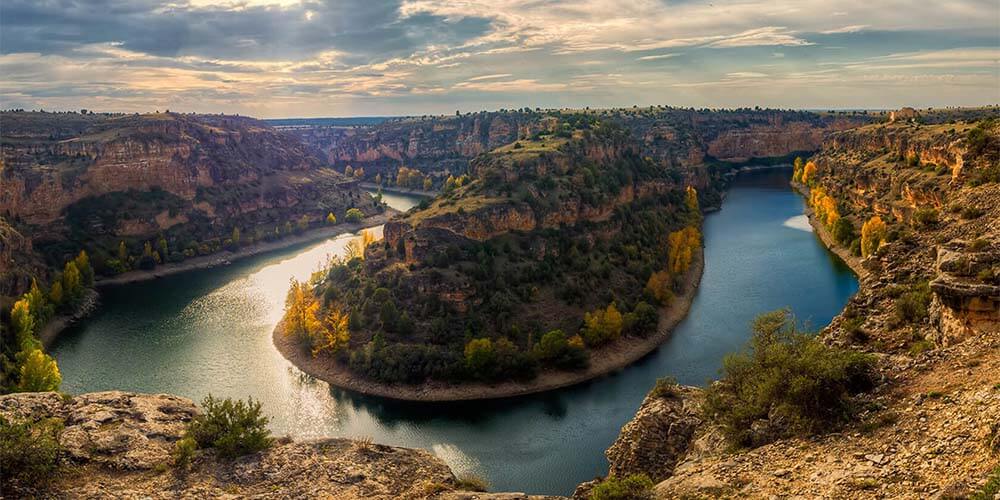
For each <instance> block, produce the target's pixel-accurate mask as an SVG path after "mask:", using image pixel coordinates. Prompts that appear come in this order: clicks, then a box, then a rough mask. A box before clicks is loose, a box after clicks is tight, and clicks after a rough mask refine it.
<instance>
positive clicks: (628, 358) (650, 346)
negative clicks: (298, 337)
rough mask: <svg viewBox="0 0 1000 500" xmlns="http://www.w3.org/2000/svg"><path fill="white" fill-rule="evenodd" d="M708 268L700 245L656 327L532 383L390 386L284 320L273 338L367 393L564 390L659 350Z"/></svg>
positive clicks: (295, 360)
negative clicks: (310, 346) (288, 331)
mask: <svg viewBox="0 0 1000 500" xmlns="http://www.w3.org/2000/svg"><path fill="white" fill-rule="evenodd" d="M704 269H705V254H704V247H700V249H699V252H698V254H697V258H695V259H694V261H693V262H692V263H691V268H690V269H689V270H688V273H687V275H686V276H685V278H684V292H683V293H682V294H680V295H678V296H676V297H675V299H674V302H673V304H671V305H670V306H669V307H667V308H660V318H659V323H658V325H657V328H656V332H655V333H653V334H652V335H650V336H649V337H645V338H640V337H629V338H621V339H618V340H616V341H615V342H612V343H611V344H608V345H606V346H604V347H602V348H600V349H599V350H597V351H594V352H592V353H591V359H590V365H589V366H588V367H587V369H586V370H583V371H578V372H568V371H550V372H542V373H540V374H539V375H538V376H537V377H536V378H535V379H534V380H531V381H528V382H513V381H508V382H500V383H496V384H484V383H470V384H461V385H453V384H448V383H445V382H438V381H431V382H425V383H423V384H420V385H403V384H398V385H389V384H384V383H381V382H375V381H372V380H367V379H364V378H361V377H359V376H358V375H356V374H354V373H352V372H351V371H350V370H349V369H348V368H347V367H345V366H343V365H341V364H340V363H339V362H337V361H336V360H335V359H332V358H330V357H322V358H313V357H312V356H311V355H310V354H309V353H308V352H306V351H304V350H303V349H302V348H301V347H300V346H299V345H298V343H297V342H295V340H294V339H292V338H290V337H288V336H286V335H284V328H283V323H278V324H277V325H276V326H275V327H274V331H273V332H272V333H271V338H272V342H273V343H274V346H275V347H276V348H277V349H278V352H280V353H281V355H282V356H284V358H285V359H287V360H288V361H289V362H290V363H291V364H292V365H294V366H295V367H296V368H298V369H300V370H302V371H303V372H305V373H307V374H309V375H310V376H312V377H315V378H317V379H320V380H323V381H325V382H327V383H329V384H330V385H332V386H335V387H338V388H340V389H344V390H348V391H351V392H355V393H359V394H364V395H366V396H377V397H382V398H387V399H394V400H401V401H416V402H448V401H476V400H486V399H502V398H510V397H516V396H526V395H529V394H536V393H540V392H547V391H552V390H556V389H562V388H565V387H569V386H572V385H577V384H580V383H583V382H587V381H589V380H593V379H596V378H599V377H602V376H605V375H608V374H610V373H613V372H615V371H618V370H621V369H623V368H625V367H627V366H628V365H631V364H632V363H635V362H636V361H638V360H640V359H642V358H643V357H645V356H647V355H648V354H650V353H651V352H653V351H655V350H656V349H658V348H659V347H660V346H661V345H662V344H663V343H664V342H666V341H667V340H668V339H669V338H670V336H671V334H672V333H673V331H674V328H676V326H677V325H678V324H679V323H680V322H681V320H683V319H684V318H686V317H687V314H688V311H689V310H690V309H691V304H692V302H694V297H695V295H696V294H697V291H698V286H699V285H700V283H701V277H702V273H703V271H704Z"/></svg>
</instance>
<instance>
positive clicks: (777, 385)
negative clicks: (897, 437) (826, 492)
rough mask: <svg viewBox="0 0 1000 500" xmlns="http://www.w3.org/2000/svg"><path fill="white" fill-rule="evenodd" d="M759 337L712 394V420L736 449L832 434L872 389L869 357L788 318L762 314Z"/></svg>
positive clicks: (727, 363) (728, 364)
mask: <svg viewBox="0 0 1000 500" xmlns="http://www.w3.org/2000/svg"><path fill="white" fill-rule="evenodd" d="M752 329H753V337H752V338H751V340H750V343H749V346H748V348H747V350H745V351H743V352H740V353H737V354H731V355H729V356H727V357H726V358H725V360H724V362H723V368H722V378H721V379H720V381H719V382H718V383H716V384H713V385H712V386H710V387H709V388H708V390H707V391H706V402H705V413H706V415H708V416H709V417H710V418H711V419H713V420H714V421H715V422H717V423H718V424H720V425H721V426H722V429H723V433H724V434H725V436H726V437H727V439H728V440H729V441H730V443H732V444H733V445H735V446H741V447H742V446H759V445H762V444H766V443H768V442H770V441H773V440H775V439H780V438H782V437H786V436H792V435H809V434H816V433H820V432H825V431H829V430H831V429H833V428H835V427H836V425H837V424H840V423H843V422H845V421H846V420H847V419H848V417H849V416H850V415H851V413H852V396H853V395H854V394H857V393H858V392H860V391H863V390H866V389H868V388H869V387H870V386H871V384H872V370H873V360H872V359H871V358H870V357H869V356H868V355H865V354H861V353H857V352H854V351H851V350H848V349H843V348H839V347H831V346H827V345H824V344H823V343H822V342H820V341H819V340H817V339H816V338H815V337H813V336H811V335H808V334H806V333H803V332H800V331H799V330H798V328H797V327H796V325H795V319H794V317H793V316H791V314H790V313H789V312H788V311H785V310H779V311H774V312H770V313H766V314H762V315H760V316H758V317H757V319H756V320H754V323H753V328H752ZM760 422H767V425H764V426H761V425H760Z"/></svg>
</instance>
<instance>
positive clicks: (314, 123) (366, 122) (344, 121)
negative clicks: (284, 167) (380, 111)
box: [263, 116, 395, 127]
mask: <svg viewBox="0 0 1000 500" xmlns="http://www.w3.org/2000/svg"><path fill="white" fill-rule="evenodd" d="M394 118H395V117H392V116H346V117H340V118H272V119H269V120H263V121H264V123H267V124H268V125H270V126H272V127H370V126H372V125H378V124H380V123H384V122H386V121H389V120H392V119H394Z"/></svg>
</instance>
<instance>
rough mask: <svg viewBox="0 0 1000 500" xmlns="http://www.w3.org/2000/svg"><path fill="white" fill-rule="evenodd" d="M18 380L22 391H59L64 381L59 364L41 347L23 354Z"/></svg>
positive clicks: (18, 385) (19, 388)
mask: <svg viewBox="0 0 1000 500" xmlns="http://www.w3.org/2000/svg"><path fill="white" fill-rule="evenodd" d="M19 356H20V355H19ZM23 358H24V360H23V362H22V364H21V369H20V372H19V375H20V378H19V379H18V382H17V390H18V391H20V392H47V391H58V390H59V384H61V383H62V375H60V373H59V366H58V365H56V361H55V360H54V359H52V357H51V356H49V355H48V354H45V353H44V352H42V351H41V350H40V349H31V350H29V351H27V353H25V354H24V356H23Z"/></svg>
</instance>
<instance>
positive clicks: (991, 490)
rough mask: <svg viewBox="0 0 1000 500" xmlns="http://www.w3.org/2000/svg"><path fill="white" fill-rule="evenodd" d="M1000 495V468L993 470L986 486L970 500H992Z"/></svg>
mask: <svg viewBox="0 0 1000 500" xmlns="http://www.w3.org/2000/svg"><path fill="white" fill-rule="evenodd" d="M998 494H1000V467H997V468H996V469H993V472H991V473H990V477H989V478H987V479H986V484H984V485H983V487H982V488H980V489H979V491H976V492H975V493H973V494H972V496H970V497H969V500H992V499H994V498H996V496H997V495H998Z"/></svg>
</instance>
